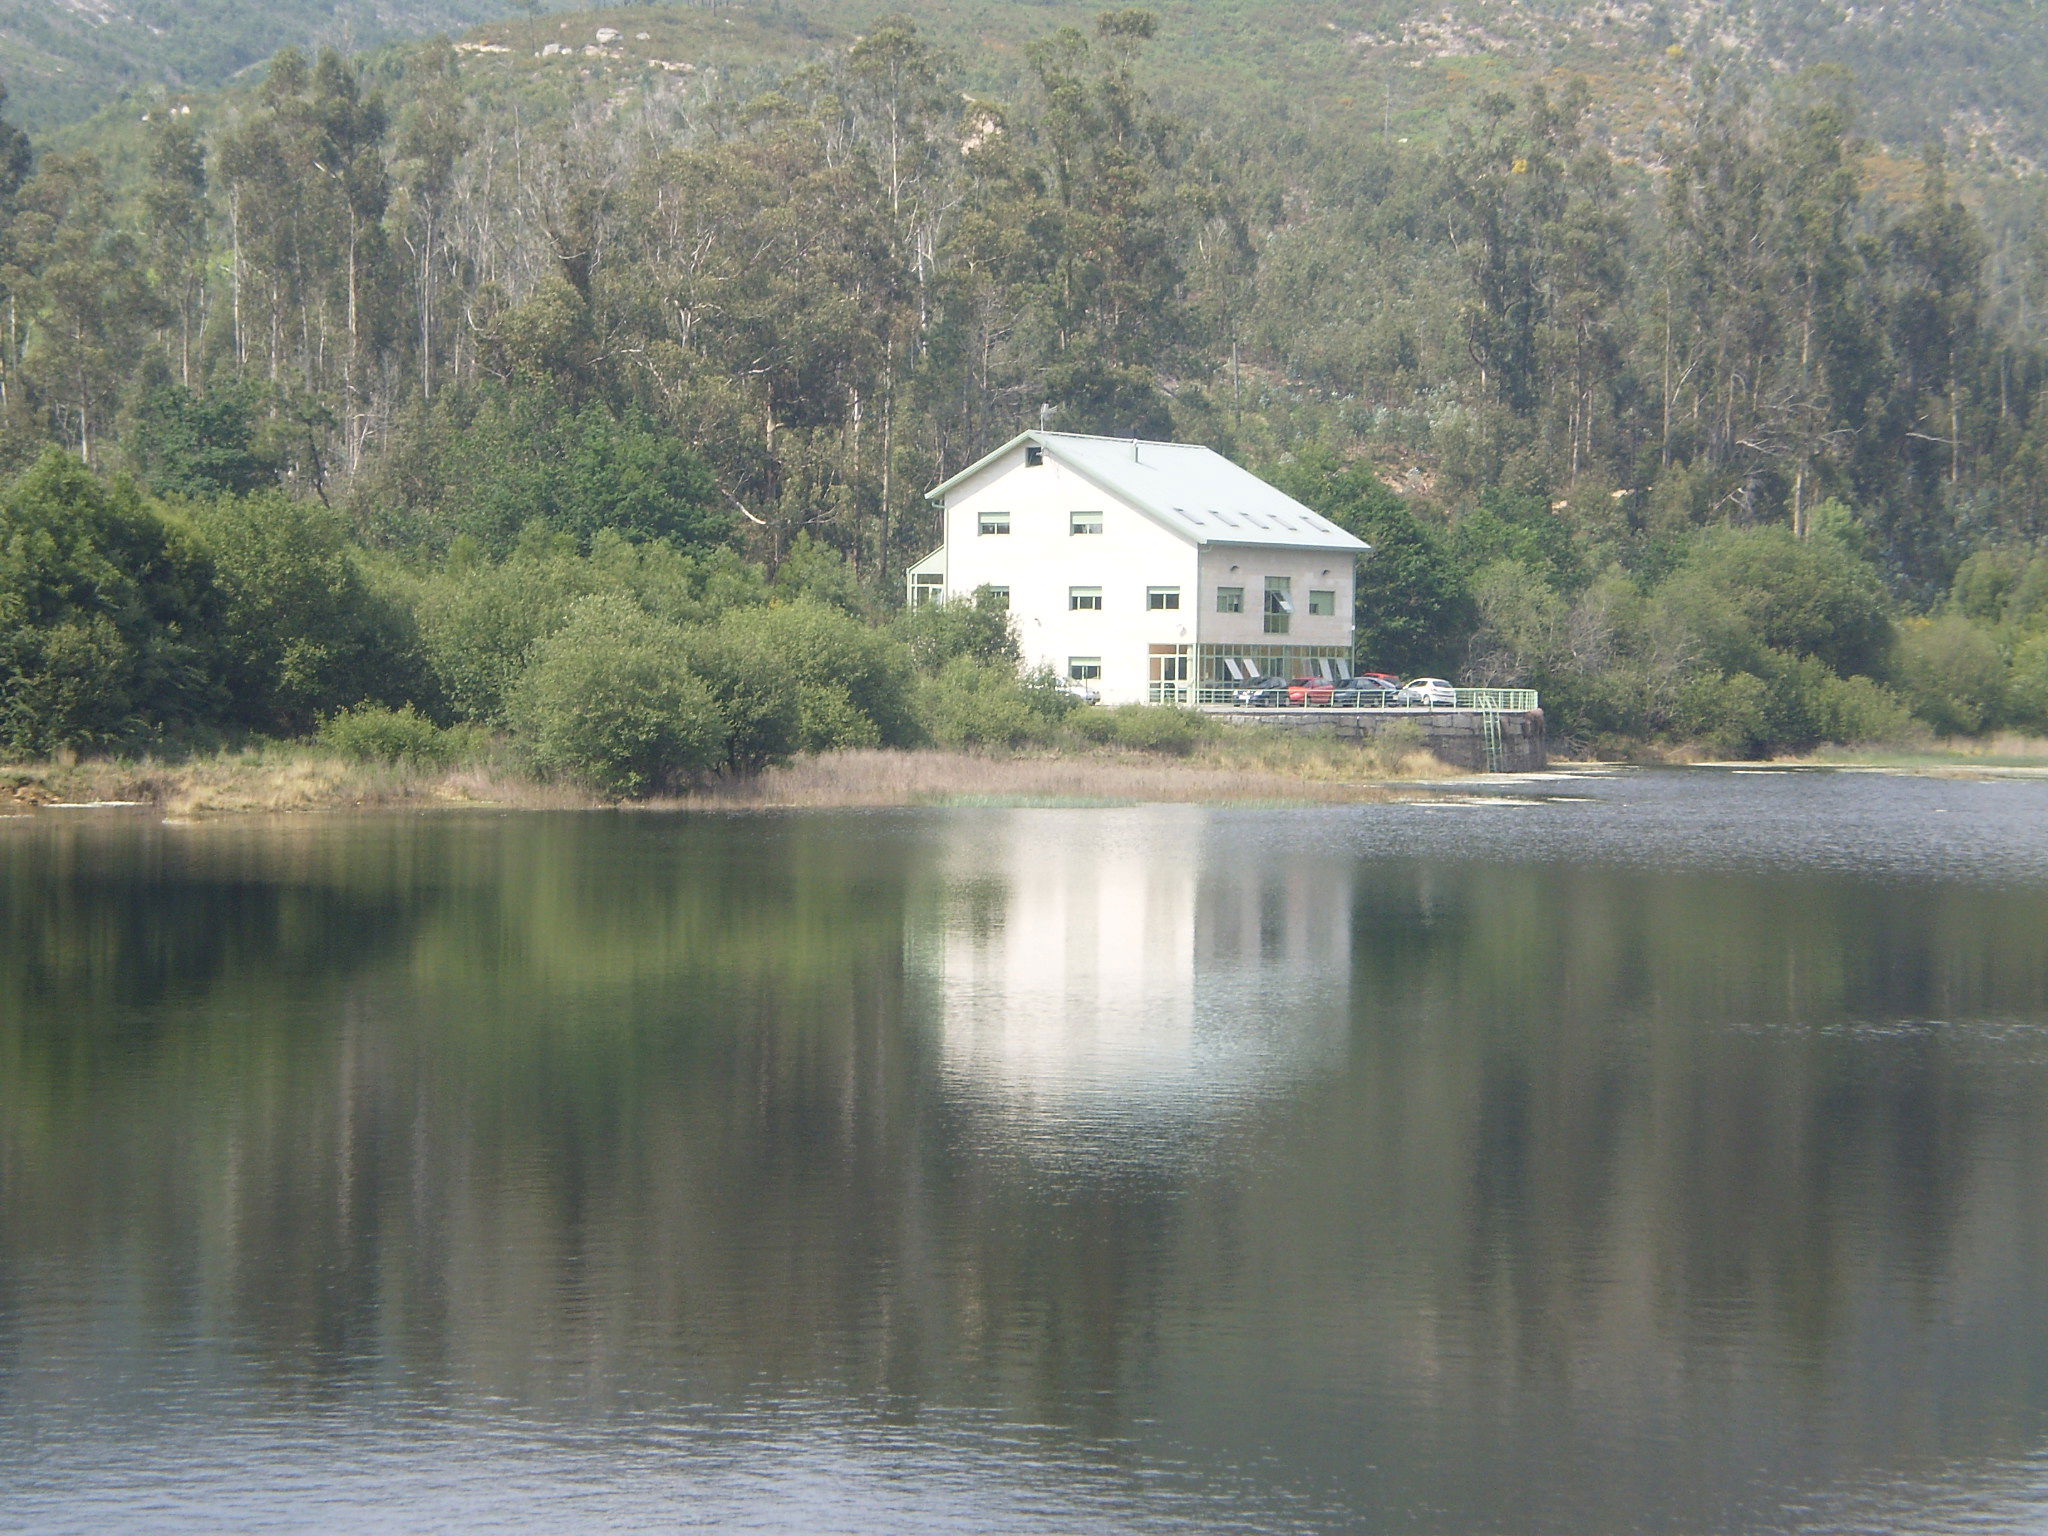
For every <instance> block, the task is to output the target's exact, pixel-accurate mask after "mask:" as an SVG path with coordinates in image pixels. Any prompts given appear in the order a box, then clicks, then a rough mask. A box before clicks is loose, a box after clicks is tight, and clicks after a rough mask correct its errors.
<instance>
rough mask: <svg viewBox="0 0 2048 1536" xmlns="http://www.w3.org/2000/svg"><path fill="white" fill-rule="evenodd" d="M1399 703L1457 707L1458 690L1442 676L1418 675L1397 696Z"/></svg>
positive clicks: (1446, 707)
mask: <svg viewBox="0 0 2048 1536" xmlns="http://www.w3.org/2000/svg"><path fill="white" fill-rule="evenodd" d="M1394 702H1395V703H1397V704H1421V705H1423V706H1425V707H1427V708H1429V709H1456V708H1457V707H1458V690H1457V689H1455V688H1453V687H1452V686H1451V685H1450V684H1449V683H1447V682H1445V681H1444V680H1443V679H1442V678H1440V677H1418V678H1416V679H1415V680H1414V681H1413V682H1411V683H1409V684H1408V685H1407V686H1406V687H1405V688H1403V689H1402V690H1401V691H1400V693H1399V694H1397V695H1396V696H1395V700H1394Z"/></svg>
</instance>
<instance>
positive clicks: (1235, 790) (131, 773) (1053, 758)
mask: <svg viewBox="0 0 2048 1536" xmlns="http://www.w3.org/2000/svg"><path fill="white" fill-rule="evenodd" d="M1452 771H1453V770H1451V769H1448V768H1446V767H1445V766H1444V765H1443V764H1442V763H1441V762H1439V761H1438V760H1437V759H1436V758H1434V757H1432V756H1430V755H1429V754H1428V753H1426V752H1420V751H1416V750H1413V749H1412V748H1411V747H1410V746H1409V745H1408V744H1406V743H1401V742H1395V743H1390V744H1388V745H1387V746H1386V747H1384V748H1381V749H1377V750H1376V749H1375V748H1374V747H1373V746H1371V745H1368V746H1365V747H1360V746H1357V745H1352V744H1347V743H1342V742H1333V741H1327V740H1310V739H1301V738H1295V737H1289V736H1281V735H1269V734H1267V733H1264V732H1261V733H1258V734H1257V735H1253V734H1251V733H1244V734H1243V735H1241V736H1240V735H1239V734H1237V733H1224V734H1223V735H1221V736H1219V737H1217V738H1215V739H1212V740H1209V741H1206V742H1204V743H1203V744H1202V745H1200V746H1199V747H1197V748H1196V749H1195V750H1194V751H1192V752H1191V753H1189V754H1188V755H1187V756H1170V755H1166V754H1161V753H1156V752H1142V751H1134V750H1128V749H1117V748H1112V747H1096V748H1077V749H1063V750H1059V751H1053V750H1042V751H1036V752H1032V751H1019V752H1014V753H987V754H984V753H978V752H966V751H949V750H941V749H928V750H889V749H882V748H870V749H861V750H853V751H845V752H831V753H825V754H822V755H819V756H816V757H806V758H799V759H797V760H796V761H795V762H791V763H786V764H783V765H781V766H779V767H775V768H770V769H767V770H766V771H764V772H762V773H758V774H753V775H748V776H746V777H739V778H730V779H725V778H721V779H715V780H712V781H710V782H708V783H706V784H703V785H701V786H699V787H698V788H696V789H694V790H692V791H690V792H689V793H687V794H682V795H678V796H673V797H670V798H666V799H661V800H653V801H647V802H644V804H645V805H646V806H647V808H649V809H703V810H713V809H715V810H748V809H767V808H771V807H774V808H785V807H805V806H817V807H833V806H839V807H885V806H914V805H972V804H1046V803H1056V804H1132V803H1144V802H1167V801H1171V802H1181V803H1188V802H1215V803H1230V802H1237V803H1246V802H1262V803H1287V802H1294V803H1300V802H1304V801H1314V802H1329V801H1347V800H1349V801H1366V800H1384V799H1389V798H1392V797H1393V792H1392V791H1391V790H1389V788H1388V787H1387V784H1388V781H1389V780H1394V779H1432V778H1441V777H1444V776H1445V775H1447V774H1449V773H1451V772H1452ZM9 801H11V802H12V803H13V804H15V805H18V806H20V807H22V808H24V809H26V808H30V807H34V806H38V805H52V804H79V803H109V802H123V803H137V804H143V805H149V806H152V807H155V808H156V809H157V810H159V811H160V812H161V813H162V814H163V815H165V816H167V817H171V818H174V819H181V820H182V819H190V818H198V817H215V816H247V815H279V814H284V815H289V814H295V813H304V812H309V811H336V810H408V809H413V810H418V809H434V808H450V807H458V806H477V807H481V806H493V807H511V808H517V809H531V810H575V809H584V808H590V807H594V806H598V805H602V804H604V803H605V802H603V801H602V800H600V799H599V798H597V797H595V796H592V795H590V794H589V793H587V792H586V791H584V790H582V789H579V788H577V787H576V786H574V785H568V784H555V783H546V782H541V781H538V780H536V779H534V778H532V777H530V776H528V775H525V774H523V773H522V772H520V771H519V769H518V768H517V766H516V765H514V764H512V763H511V762H510V761H506V762H497V761H472V762H469V763H466V764H461V765H458V766H455V767H452V768H443V767H437V766H430V765H425V764H413V763H403V762H401V763H374V762H373V763H364V762H358V761H354V760H352V759H349V758H346V757H343V756H340V755H338V754H335V753H332V752H327V751H323V750H322V749H320V748H318V747H307V746H269V747H256V748H249V749H246V750H241V751H230V752H222V753H219V754H217V755H214V756H210V757H193V758H189V759H186V760H184V761H180V762H167V761H160V760H157V759H153V758H142V759H139V760H136V761H128V762H123V761H111V760H95V761H88V762H82V763H32V764H23V765H18V766H15V767H0V802H9Z"/></svg>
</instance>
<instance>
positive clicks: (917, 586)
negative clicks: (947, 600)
mask: <svg viewBox="0 0 2048 1536" xmlns="http://www.w3.org/2000/svg"><path fill="white" fill-rule="evenodd" d="M945 585H946V578H945V577H944V576H942V575H940V574H939V573H938V572H936V571H919V572H918V573H917V575H916V576H914V577H912V578H911V584H910V605H911V606H912V607H913V608H915V607H919V606H921V605H923V604H925V603H935V602H937V601H938V600H939V599H940V598H941V597H942V596H944V595H945Z"/></svg>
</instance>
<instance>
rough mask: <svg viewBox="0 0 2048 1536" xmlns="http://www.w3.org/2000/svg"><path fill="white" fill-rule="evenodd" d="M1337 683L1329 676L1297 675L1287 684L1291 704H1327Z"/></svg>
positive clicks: (1288, 700)
mask: <svg viewBox="0 0 2048 1536" xmlns="http://www.w3.org/2000/svg"><path fill="white" fill-rule="evenodd" d="M1336 691H1337V685H1336V684H1335V683H1333V682H1331V681H1330V680H1329V679H1328V678H1327V677H1297V678H1296V679H1294V681H1293V682H1291V683H1289V684H1288V685H1287V702H1288V703H1290V704H1327V703H1329V702H1330V697H1331V695H1333V694H1334V693H1336Z"/></svg>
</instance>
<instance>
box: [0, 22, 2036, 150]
mask: <svg viewBox="0 0 2048 1536" xmlns="http://www.w3.org/2000/svg"><path fill="white" fill-rule="evenodd" d="M1150 8H1151V9H1152V10H1154V11H1155V12H1157V14H1158V15H1159V17H1160V23H1161V24H1160V28H1159V36H1158V41H1157V44H1156V46H1155V47H1154V49H1153V50H1152V53H1151V56H1150V59H1149V61H1148V62H1149V64H1150V67H1151V72H1152V73H1153V75H1154V77H1155V78H1156V79H1157V81H1158V83H1159V87H1160V90H1161V92H1162V99H1165V100H1167V101H1169V102H1179V103H1186V104H1188V105H1190V106H1197V105H1199V106H1202V107H1205V108H1209V109H1212V110H1214V109H1221V110H1224V111H1227V112H1230V113H1232V114H1239V113H1245V112H1254V113H1260V114H1267V115H1274V116H1277V117H1280V118H1283V119H1285V120H1288V121H1301V120H1308V121H1325V120H1329V119H1333V118H1334V119H1338V120H1355V121H1356V122H1357V123H1358V124H1360V125H1369V126H1371V127H1373V128H1376V129H1378V130H1380V131H1382V132H1387V133H1406V134H1411V135H1412V134H1415V133H1424V134H1427V133H1431V132H1433V131H1434V130H1435V128H1436V127H1437V126H1439V125H1440V124H1441V122H1442V120H1443V116H1444V114H1445V112H1446V110H1448V109H1453V108H1455V107H1457V106H1460V105H1463V104H1467V103H1469V102H1470V101H1472V100H1474V99H1475V98H1476V97H1478V96H1479V95H1481V94H1483V93H1484V92H1486V91H1488V90H1493V89H1502V88H1506V89H1511V90H1512V89H1517V88H1519V87H1520V86H1521V85H1523V84H1524V83H1526V82H1527V81H1529V80H1531V79H1535V78H1544V77H1552V78H1560V79H1561V78H1563V77H1564V76H1566V75H1571V76H1576V77H1579V78H1582V79H1585V80H1586V81H1587V82H1588V83H1589V84H1590V86H1591V87H1592V91H1593V99H1594V114H1595V117H1596V120H1598V121H1599V122H1600V123H1601V124H1602V126H1603V129H1604V130H1605V131H1606V132H1608V133H1610V134H1611V135H1613V136H1614V138H1615V139H1616V141H1617V143H1618V144H1619V145H1621V146H1622V147H1624V148H1626V149H1629V150H1631V151H1632V152H1636V153H1640V154H1643V155H1646V156H1648V157H1650V158H1652V159H1654V158H1655V157H1656V155H1657V153H1658V145H1659V143H1660V142H1661V139H1662V137H1663V135H1664V134H1665V133H1666V132H1667V131H1669V130H1670V129H1671V128H1672V127H1673V126H1675V124H1674V114H1675V113H1676V112H1677V111H1678V110H1679V103H1680V101H1681V98H1682V92H1683V83H1684V81H1685V79H1686V78H1687V77H1688V76H1689V75H1690V74H1691V73H1692V72H1693V71H1694V70H1695V69H1696V68H1698V67H1699V66H1700V65H1701V64H1702V63H1710V64H1712V65H1713V66H1714V67H1715V68H1717V69H1720V70H1723V71H1726V72H1729V73H1731V74H1733V75H1735V76H1737V77H1738V78H1742V79H1745V80H1749V81H1752V82H1756V83H1765V82H1768V81H1769V80H1771V79H1773V78H1780V77H1783V76H1785V75H1787V74H1790V73H1793V72H1796V71H1798V70H1800V69H1805V68H1809V67H1812V66H1815V65H1838V66H1840V67H1842V68H1845V69H1847V70H1848V71H1849V72H1850V74H1851V76H1852V77H1853V79H1854V81H1855V84H1856V88H1857V91H1858V94H1859V96H1860V97H1861V98H1862V100H1863V101H1864V103H1865V104H1866V105H1867V107H1868V108H1869V112H1870V127H1871V129H1872V130H1873V131H1874V132H1875V134H1876V135H1877V137H1878V138H1879V139H1880V140H1882V141H1884V142H1886V143H1888V144H1890V145H1893V146H1895V147H1897V148H1900V149H1902V150H1907V151H1911V150H1914V149H1917V148H1918V146H1920V145H1921V144H1923V143H1925V142H1927V141H1929V140H1930V139H1934V138H1946V139H1947V140H1948V141H1949V142H1950V144H1951V146H1952V147H1953V148H1954V149H1956V150H1958V151H1961V152H1963V153H1964V154H1966V155H1968V156H1970V157H1971V158H1973V159H1975V160H1976V161H1978V162H1980V163H1982V164H1984V165H1985V166H1986V167H1988V168H1994V169H2000V170H2004V169H2019V170H2030V169H2032V168H2033V167H2034V166H2035V165H2037V164H2038V163H2040V162H2041V161H2042V160H2043V159H2048V7H2044V6H2041V5H2038V4H2033V3H2030V0H1880V3H1877V4H1874V5H1873V4H1849V5H1844V4H1838V3H1836V0H1670V3H1666V0H1534V3H1531V0H1450V3H1428V0H1425V3H1421V4H1416V3H1413V0H1305V3H1295V0H1160V3H1158V4H1156V5H1153V6H1152V7H1150ZM890 9H891V7H890V6H888V5H886V4H883V3H880V0H809V3H806V4H803V5H787V4H782V3H778V0H767V3H744V0H743V3H737V4H716V3H713V4H705V3H689V4H683V3H671V4H658V5H642V6H628V7H620V8H617V9H611V10H602V11H587V12H578V13H576V14H575V15H573V16H570V17H566V18H565V17H562V16H560V15H559V13H557V14H555V15H546V14H525V15H518V14H514V13H516V12H521V11H525V12H529V13H532V12H545V11H553V10H555V7H554V6H552V5H547V4H542V3H535V4H518V3H515V0H339V3H326V4H323V3H320V0H272V3H268V4H265V5H263V6H261V7H254V6H244V5H239V4H235V3H233V0H127V4H126V6H125V7H124V5H122V4H121V3H119V0H6V3H5V4H4V5H0V80H4V81H5V83H6V84H7V86H8V89H9V91H10V93H11V96H12V99H13V110H14V114H15V115H16V116H17V117H20V118H23V119H25V120H26V121H27V122H28V123H29V124H30V126H32V127H37V128H43V129H47V128H50V127H53V126H56V125H58V124H61V123H63V122H68V121H75V120H78V119H81V118H84V117H86V116H89V115H90V114H91V113H92V112H93V111H95V110H97V109H98V108H100V107H102V106H103V105H105V104H106V103H107V101H108V100H109V98H110V97H111V96H114V95H117V94H119V93H121V92H123V91H128V90H135V89H156V88H161V87H166V86H168V87H170V88H173V89H199V88H205V87H209V86H213V85H217V84H220V83H223V82H225V81H227V80H229V79H230V78H232V77H233V76H235V75H236V74H237V73H238V72H240V71H244V70H246V69H248V68H249V66H251V65H253V64H255V63H258V62H260V61H261V60H263V59H264V58H266V57H268V56H269V55H270V54H271V53H273V52H274V51H276V50H277V49H278V48H281V47H284V46H287V45H299V46H307V45H314V44H325V43H332V44H335V45H336V46H340V47H342V48H343V49H344V50H360V49H368V48H373V47H375V46H376V45H378V44H381V43H384V42H386V41H391V40H397V39H403V38H407V37H421V36H426V35H429V34H432V33H434V32H437V31H447V32H449V33H451V34H452V35H457V36H461V37H463V39H464V42H465V44H466V47H465V52H466V53H467V54H468V55H469V57H470V58H471V59H472V60H473V61H475V62H480V63H481V62H486V61H489V62H492V63H495V64H496V65H497V66H498V68H499V70H500V71H501V72H504V73H512V74H524V75H545V76H549V77H552V78H553V79H555V80H556V81H558V82H561V83H564V84H573V85H576V86H586V87H588V86H592V85H594V86H597V87H602V88H606V89H616V88H617V86H618V84H619V83H620V79H621V77H622V76H623V77H628V78H636V79H637V78H642V77H644V76H646V74H647V73H648V72H649V71H653V72H655V73H656V74H659V73H661V72H662V71H663V70H664V69H666V71H667V72H668V73H670V74H672V75H673V74H679V73H683V72H685V69H686V68H687V69H688V70H690V71H695V70H702V69H707V68H709V69H716V70H725V71H731V70H735V69H739V70H744V69H746V68H748V67H752V66H772V67H777V68H787V67H789V66H790V65H792V64H793V63H796V62H798V61H800V60H803V59H805V58H815V57H819V56H822V55H823V54H825V53H826V52H829V51H830V50H831V49H832V48H834V47H844V46H845V45H847V44H848V43H850V42H851V41H852V40H853V39H854V38H855V37H857V36H859V35H860V33H861V32H862V31H863V29H865V28H867V27H869V26H871V25H872V24H873V23H874V22H875V21H876V20H877V19H878V18H879V17H880V16H882V15H883V14H885V13H886V12H887V11H889V10H890ZM912 9H914V12H915V15H916V18H917V22H918V25H919V27H920V28H921V29H922V30H923V31H924V32H925V34H926V35H927V36H929V37H930V38H932V39H933V41H935V42H937V43H939V44H941V45H943V46H945V47H947V48H949V49H950V50H951V51H952V52H953V54H954V55H955V57H956V60H957V63H958V67H959V70H960V73H961V75H962V76H963V77H964V78H966V79H968V80H969V81H971V82H973V84H974V85H975V86H976V87H978V88H980V89H983V90H987V91H990V92H994V93H998V94H1001V93H1005V92H1008V91H1010V90H1012V89H1014V88H1015V87H1016V85H1017V84H1018V83H1019V81H1020V80H1021V79H1022V77H1023V76H1024V75H1025V73H1026V66H1025V60H1024V53H1025V48H1026V45H1027V44H1028V42H1029V40H1030V39H1031V38H1034V37H1039V36H1043V35H1044V34H1046V33H1047V32H1049V31H1051V30H1053V29H1054V28H1057V27H1059V26H1062V25H1079V26H1086V25H1089V24H1091V23H1092V21H1093V19H1094V16H1095V14H1096V12H1097V11H1099V10H1100V9H1102V7H1101V5H1100V4H1099V3H1079V4H1076V3H1070V0H925V3H922V4H919V5H917V6H916V7H914V8H912ZM599 28H605V29H608V30H611V31H614V32H616V33H618V34H619V36H618V38H617V39H616V40H615V41H614V42H612V43H611V44H609V45H600V44H598V43H596V41H595V33H596V32H597V30H598V29H599ZM466 29H467V30H466ZM550 43H552V44H554V45H555V46H554V48H553V49H552V50H550V49H549V47H548V45H549V44H550ZM569 94H578V92H575V91H571V92H570V93H569Z"/></svg>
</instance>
